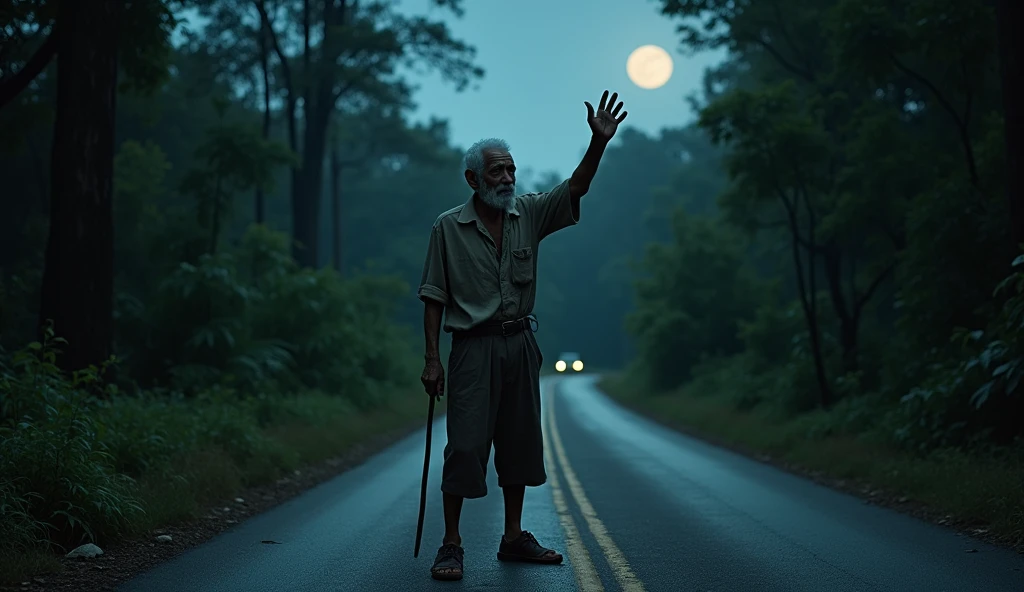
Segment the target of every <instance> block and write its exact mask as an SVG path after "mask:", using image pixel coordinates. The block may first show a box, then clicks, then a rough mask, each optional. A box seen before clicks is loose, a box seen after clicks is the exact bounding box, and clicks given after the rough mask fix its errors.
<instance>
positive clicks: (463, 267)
mask: <svg viewBox="0 0 1024 592" xmlns="http://www.w3.org/2000/svg"><path fill="white" fill-rule="evenodd" d="M502 219H503V221H502V225H503V226H502V243H503V244H502V249H501V260H500V261H499V260H498V250H497V248H496V247H495V244H494V240H493V239H492V238H491V235H490V233H489V232H487V229H486V228H485V227H484V223H483V221H481V220H480V217H479V216H477V213H476V208H475V207H474V206H473V197H472V196H471V197H470V198H469V201H467V202H466V203H465V204H463V205H461V206H459V207H457V208H453V209H451V210H448V211H447V212H445V213H443V214H441V215H440V216H439V217H438V218H437V221H435V222H434V226H433V228H431V231H430V242H429V243H428V246H427V260H426V263H424V265H423V279H422V281H421V282H420V288H419V291H418V294H417V295H418V296H419V298H420V300H423V301H427V300H434V301H436V302H440V303H441V304H443V305H444V306H445V321H444V330H445V331H447V332H449V333H450V332H452V331H465V330H467V329H471V328H473V327H475V326H477V325H479V324H480V323H483V322H486V321H510V320H515V319H520V318H523V317H525V316H526V315H528V314H530V313H532V312H533V306H534V302H535V301H536V296H537V284H536V282H535V281H534V278H535V277H536V275H537V247H538V245H539V244H540V241H541V240H543V239H544V237H546V236H548V235H550V234H551V233H553V232H556V231H558V230H561V229H563V228H566V227H567V226H572V225H574V224H576V223H577V222H579V211H575V212H574V211H573V207H572V200H571V199H570V197H569V180H568V179H566V180H565V181H563V182H561V183H559V184H558V185H557V186H556V187H554V188H553V189H552V190H551V191H549V192H547V193H528V194H526V195H519V196H516V197H515V198H514V199H513V201H512V204H511V205H510V207H509V210H508V212H507V213H506V215H505V216H503V217H502Z"/></svg>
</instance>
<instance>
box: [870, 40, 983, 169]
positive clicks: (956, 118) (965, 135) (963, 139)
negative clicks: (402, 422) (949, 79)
mask: <svg viewBox="0 0 1024 592" xmlns="http://www.w3.org/2000/svg"><path fill="white" fill-rule="evenodd" d="M889 58H890V59H891V60H892V63H893V64H895V65H896V68H897V69H899V71H900V72H903V73H904V74H906V75H907V76H910V77H911V78H913V79H914V80H916V81H918V82H919V83H921V84H922V85H924V87H925V88H927V89H928V90H929V91H931V93H932V95H934V96H935V100H936V101H938V102H939V105H941V106H942V108H943V109H945V111H946V113H948V114H949V116H950V117H952V118H953V123H954V124H955V125H956V129H957V132H959V135H960V144H961V145H962V146H963V149H964V156H965V158H966V159H967V173H968V175H969V176H970V179H971V185H973V186H975V187H978V186H979V184H980V180H979V177H978V165H977V163H976V162H975V158H974V148H972V147H971V136H970V133H969V131H968V130H967V122H966V121H964V119H963V118H962V117H960V113H958V112H957V110H956V107H954V106H953V105H952V103H950V102H949V100H948V99H946V97H945V95H943V94H942V92H941V91H939V89H938V87H936V86H935V85H934V84H933V83H932V81H931V80H928V79H927V78H925V77H924V76H923V75H922V74H919V73H918V72H916V71H914V70H912V69H910V68H909V67H907V66H906V65H905V64H904V63H903V62H902V61H900V59H899V58H897V57H896V55H895V54H892V53H890V54H889ZM968 96H970V95H968ZM969 107H970V101H968V108H969Z"/></svg>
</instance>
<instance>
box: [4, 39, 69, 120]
mask: <svg viewBox="0 0 1024 592" xmlns="http://www.w3.org/2000/svg"><path fill="white" fill-rule="evenodd" d="M55 55H57V25H54V28H53V30H52V31H50V34H49V35H48V36H47V37H46V41H43V44H42V45H41V46H40V47H39V49H37V50H36V52H35V53H34V54H32V57H31V58H29V60H28V62H26V63H25V65H24V66H23V67H22V68H21V69H20V70H18V71H17V72H16V73H15V74H14V75H13V76H11V77H10V78H9V79H8V80H4V81H2V82H0V109H3V107H4V105H6V104H7V103H10V102H11V101H13V100H14V99H16V98H17V97H18V95H19V94H21V91H23V90H25V88H26V87H28V85H29V84H31V83H32V81H33V80H35V79H36V77H37V76H39V74H40V73H42V71H43V70H45V69H46V66H47V65H49V63H50V61H51V60H52V59H53V56H55Z"/></svg>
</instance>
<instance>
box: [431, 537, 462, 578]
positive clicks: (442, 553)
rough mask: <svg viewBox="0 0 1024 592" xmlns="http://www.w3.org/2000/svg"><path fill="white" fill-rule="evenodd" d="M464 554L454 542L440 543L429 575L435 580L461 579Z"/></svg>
mask: <svg viewBox="0 0 1024 592" xmlns="http://www.w3.org/2000/svg"><path fill="white" fill-rule="evenodd" d="M464 555H465V551H463V549H462V547H460V546H458V545H456V544H455V543H448V544H446V545H441V548H440V549H438V550H437V558H436V559H434V565H433V567H431V568H430V577H432V578H434V579H435V580H449V581H451V580H461V579H462V559H463V556H464Z"/></svg>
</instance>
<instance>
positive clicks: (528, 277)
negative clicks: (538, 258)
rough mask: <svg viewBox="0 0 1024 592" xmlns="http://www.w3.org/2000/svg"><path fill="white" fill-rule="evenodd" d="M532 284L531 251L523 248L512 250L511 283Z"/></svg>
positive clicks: (528, 248)
mask: <svg viewBox="0 0 1024 592" xmlns="http://www.w3.org/2000/svg"><path fill="white" fill-rule="evenodd" d="M532 282H533V249H531V248H530V247H523V248H522V249H513V250H512V283H515V284H519V285H526V284H530V283H532Z"/></svg>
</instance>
